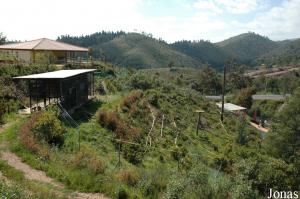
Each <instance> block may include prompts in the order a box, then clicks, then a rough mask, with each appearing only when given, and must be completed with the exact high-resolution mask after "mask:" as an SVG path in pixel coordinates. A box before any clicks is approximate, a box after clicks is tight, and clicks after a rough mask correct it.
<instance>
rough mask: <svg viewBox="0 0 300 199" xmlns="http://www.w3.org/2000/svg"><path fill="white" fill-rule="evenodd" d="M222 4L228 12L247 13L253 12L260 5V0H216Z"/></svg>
mask: <svg viewBox="0 0 300 199" xmlns="http://www.w3.org/2000/svg"><path fill="white" fill-rule="evenodd" d="M215 2H216V3H217V4H219V5H220V6H223V7H224V8H225V9H226V10H227V11H228V12H230V13H235V14H245V13H249V12H252V11H253V10H255V9H257V8H258V6H259V2H262V1H259V0H216V1H215Z"/></svg>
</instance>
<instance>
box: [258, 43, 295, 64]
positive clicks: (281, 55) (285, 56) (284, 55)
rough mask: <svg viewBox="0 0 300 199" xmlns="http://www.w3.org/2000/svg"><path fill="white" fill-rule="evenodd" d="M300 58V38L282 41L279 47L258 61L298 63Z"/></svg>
mask: <svg viewBox="0 0 300 199" xmlns="http://www.w3.org/2000/svg"><path fill="white" fill-rule="evenodd" d="M299 60H300V39H295V40H287V41H282V42H281V43H280V46H279V47H278V48H275V49H274V50H272V51H270V52H269V53H267V54H265V55H263V56H262V57H260V58H259V60H258V63H266V64H269V65H274V64H278V65H282V64H286V63H288V64H297V63H299Z"/></svg>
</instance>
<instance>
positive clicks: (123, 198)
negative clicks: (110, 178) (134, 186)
mask: <svg viewBox="0 0 300 199" xmlns="http://www.w3.org/2000/svg"><path fill="white" fill-rule="evenodd" d="M117 198H118V199H127V198H129V196H128V193H127V191H126V189H124V188H123V187H120V188H119V189H118V191H117Z"/></svg>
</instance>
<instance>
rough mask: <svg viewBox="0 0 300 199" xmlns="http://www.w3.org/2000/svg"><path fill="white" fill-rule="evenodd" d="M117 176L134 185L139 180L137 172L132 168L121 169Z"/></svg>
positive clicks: (122, 180)
mask: <svg viewBox="0 0 300 199" xmlns="http://www.w3.org/2000/svg"><path fill="white" fill-rule="evenodd" d="M118 178H119V180H120V181H121V182H123V183H126V184H128V185H131V186H134V185H136V184H137V182H138V180H139V176H138V175H137V173H136V172H134V171H132V170H122V171H121V172H120V173H119V175H118Z"/></svg>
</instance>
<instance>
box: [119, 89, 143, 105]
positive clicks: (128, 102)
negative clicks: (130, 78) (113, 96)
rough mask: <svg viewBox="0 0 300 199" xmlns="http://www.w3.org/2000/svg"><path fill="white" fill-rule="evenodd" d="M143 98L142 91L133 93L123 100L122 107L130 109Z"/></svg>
mask: <svg viewBox="0 0 300 199" xmlns="http://www.w3.org/2000/svg"><path fill="white" fill-rule="evenodd" d="M142 97H143V93H142V92H141V91H138V90H135V91H132V92H131V93H130V94H129V95H128V96H126V97H125V98H124V99H123V101H122V103H121V107H127V108H128V109H130V108H131V107H132V105H133V104H134V103H135V102H136V101H137V100H139V99H141V98H142Z"/></svg>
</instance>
